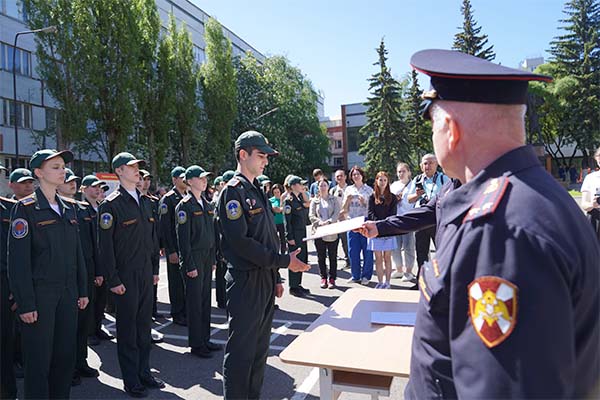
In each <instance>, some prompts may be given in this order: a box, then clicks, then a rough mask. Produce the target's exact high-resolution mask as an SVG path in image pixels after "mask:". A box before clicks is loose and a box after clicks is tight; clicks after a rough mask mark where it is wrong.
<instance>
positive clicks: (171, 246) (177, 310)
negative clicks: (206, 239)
mask: <svg viewBox="0 0 600 400" xmlns="http://www.w3.org/2000/svg"><path fill="white" fill-rule="evenodd" d="M184 176H185V168H183V167H179V166H177V167H175V168H173V170H172V171H171V179H172V181H173V188H172V189H171V190H170V191H169V192H167V194H165V195H164V196H163V197H162V199H160V207H159V213H160V238H161V240H162V242H163V244H164V245H165V255H166V256H167V279H168V281H169V302H170V303H171V317H172V318H173V323H174V324H177V325H182V326H185V325H187V319H186V315H185V285H184V283H183V274H182V271H181V269H180V268H179V249H178V248H177V234H176V233H175V224H176V223H177V221H176V219H175V206H177V204H179V202H180V201H181V199H182V198H183V195H184V194H185V191H186V190H187V186H186V184H185V182H184V181H183V178H184Z"/></svg>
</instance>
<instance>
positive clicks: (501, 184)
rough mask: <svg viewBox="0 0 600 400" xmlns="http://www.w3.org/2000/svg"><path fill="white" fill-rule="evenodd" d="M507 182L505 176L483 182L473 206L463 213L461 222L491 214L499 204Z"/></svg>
mask: <svg viewBox="0 0 600 400" xmlns="http://www.w3.org/2000/svg"><path fill="white" fill-rule="evenodd" d="M508 184H509V180H508V177H506V176H501V177H499V178H492V179H490V180H489V181H487V182H486V183H484V184H483V187H484V189H483V191H482V192H481V193H480V194H479V196H478V197H477V199H476V200H475V202H474V203H473V206H471V209H469V211H468V212H467V215H465V218H464V219H463V223H465V222H468V221H473V220H475V219H477V218H481V217H484V216H486V215H490V214H493V213H494V211H496V208H497V207H498V204H500V201H501V200H502V197H503V196H504V193H505V192H506V188H507V187H508Z"/></svg>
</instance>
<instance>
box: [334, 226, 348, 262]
mask: <svg viewBox="0 0 600 400" xmlns="http://www.w3.org/2000/svg"><path fill="white" fill-rule="evenodd" d="M338 239H339V240H338V242H340V243H341V244H342V250H343V251H344V257H345V260H346V262H347V263H349V262H350V257H349V256H348V234H347V233H346V232H344V233H340V234H339V235H338ZM336 254H337V249H336Z"/></svg>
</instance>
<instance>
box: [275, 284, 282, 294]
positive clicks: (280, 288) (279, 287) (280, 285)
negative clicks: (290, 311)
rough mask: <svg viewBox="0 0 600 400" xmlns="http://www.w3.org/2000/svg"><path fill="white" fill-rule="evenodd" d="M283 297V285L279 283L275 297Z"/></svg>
mask: <svg viewBox="0 0 600 400" xmlns="http://www.w3.org/2000/svg"><path fill="white" fill-rule="evenodd" d="M281 296H283V284H281V283H278V284H276V285H275V297H281Z"/></svg>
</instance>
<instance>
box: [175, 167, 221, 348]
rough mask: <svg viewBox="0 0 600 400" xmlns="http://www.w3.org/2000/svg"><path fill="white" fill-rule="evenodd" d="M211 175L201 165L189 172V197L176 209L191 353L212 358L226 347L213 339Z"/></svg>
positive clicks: (213, 228) (213, 224) (213, 246)
mask: <svg viewBox="0 0 600 400" xmlns="http://www.w3.org/2000/svg"><path fill="white" fill-rule="evenodd" d="M210 174H211V173H210V172H206V171H204V169H202V168H201V167H199V166H197V165H192V166H191V167H189V168H188V169H187V170H186V171H185V181H186V182H187V184H188V185H189V186H190V189H189V192H188V194H187V195H186V196H185V197H184V198H183V199H182V200H181V201H180V202H179V204H178V205H177V207H176V208H175V213H176V216H177V242H178V245H179V252H180V254H181V257H180V263H181V270H182V272H183V273H184V274H185V298H186V306H187V315H188V331H189V334H188V337H189V346H190V347H191V353H192V354H194V355H196V356H198V357H202V358H210V357H211V354H210V352H211V351H216V350H221V349H222V346H221V345H218V344H215V343H212V342H211V341H210V340H209V339H210V291H211V287H210V286H211V285H210V283H211V278H212V271H213V270H214V269H215V268H216V265H215V263H216V254H215V222H214V214H215V213H214V211H213V206H212V204H210V202H208V201H207V200H206V199H205V198H204V195H203V193H204V191H205V190H206V186H207V184H208V181H207V178H206V177H207V176H209V175H210Z"/></svg>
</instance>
